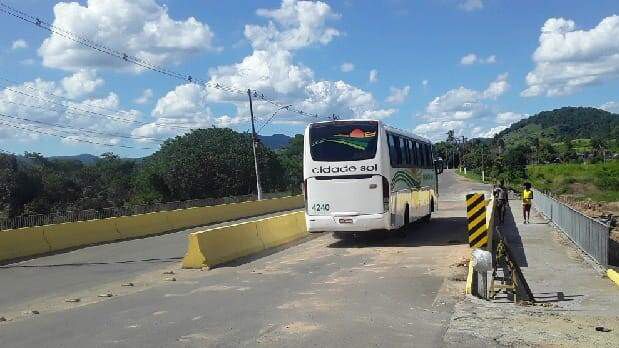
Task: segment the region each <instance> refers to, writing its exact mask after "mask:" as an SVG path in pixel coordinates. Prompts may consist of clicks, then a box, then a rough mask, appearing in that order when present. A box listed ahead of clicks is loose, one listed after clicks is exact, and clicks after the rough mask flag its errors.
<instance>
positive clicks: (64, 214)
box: [0, 192, 290, 230]
mask: <svg viewBox="0 0 619 348" xmlns="http://www.w3.org/2000/svg"><path fill="white" fill-rule="evenodd" d="M288 195H290V192H273V193H266V194H265V195H264V196H265V197H264V198H265V199H268V198H280V197H284V196H288ZM256 199H257V197H256V196H255V195H242V196H230V197H221V198H204V199H192V200H187V201H175V202H165V203H153V204H142V205H131V206H124V207H110V208H103V209H89V210H75V211H58V212H53V213H49V214H32V215H22V216H16V217H13V218H9V219H0V230H9V229H15V228H22V227H34V226H43V225H51V224H60V223H64V222H78V221H88V220H94V219H106V218H111V217H120V216H131V215H139V214H146V213H154V212H158V211H170V210H177V209H187V208H193V207H207V206H212V205H219V204H228V203H239V202H246V201H253V200H256Z"/></svg>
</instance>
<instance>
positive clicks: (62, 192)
mask: <svg viewBox="0 0 619 348" xmlns="http://www.w3.org/2000/svg"><path fill="white" fill-rule="evenodd" d="M251 141H252V140H251V134H249V133H239V132H236V131H234V130H231V129H227V128H208V129H198V130H194V131H192V132H191V133H188V134H185V135H183V136H178V137H176V138H173V139H169V140H167V141H166V142H165V143H164V144H163V145H162V146H161V148H160V150H158V151H157V152H155V153H154V154H152V155H151V156H148V157H146V158H142V159H124V158H120V157H119V156H117V155H115V154H113V153H104V154H102V155H101V156H100V158H99V159H98V160H96V161H94V163H90V164H85V163H83V162H81V161H79V160H67V159H49V158H45V157H43V156H41V155H40V154H38V153H25V154H24V155H23V156H15V155H9V154H2V153H0V218H7V217H14V216H19V215H28V214H47V213H50V212H56V211H66V210H70V211H77V210H89V209H94V210H98V209H103V208H109V207H124V206H129V205H135V204H149V203H159V202H170V201H180V200H190V199H202V198H218V197H226V196H238V195H247V194H254V193H255V192H256V184H255V183H256V176H255V173H254V158H253V154H252V147H251ZM302 149H303V136H301V135H298V136H297V137H295V138H294V139H293V140H292V141H291V142H290V144H288V146H286V147H284V148H282V149H280V150H277V151H273V150H271V149H269V148H268V147H266V146H264V145H263V144H259V146H258V151H257V152H258V158H259V167H260V170H261V175H262V177H261V179H262V185H263V190H264V191H265V192H277V191H289V192H295V193H298V192H300V190H301V189H300V187H301V182H302V177H303V173H302V155H303V150H302Z"/></svg>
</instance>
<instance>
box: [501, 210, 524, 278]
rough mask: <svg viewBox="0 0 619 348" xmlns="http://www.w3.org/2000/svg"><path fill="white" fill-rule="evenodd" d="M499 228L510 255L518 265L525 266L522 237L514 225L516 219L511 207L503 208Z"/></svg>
mask: <svg viewBox="0 0 619 348" xmlns="http://www.w3.org/2000/svg"><path fill="white" fill-rule="evenodd" d="M510 204H514V202H513V201H512V202H510ZM512 208H513V207H512ZM499 228H500V231H501V234H502V235H503V237H504V238H505V242H507V244H508V245H509V249H510V250H511V252H512V256H513V257H514V258H515V261H516V262H517V263H518V266H520V267H527V266H528V263H527V256H526V254H525V251H524V245H523V244H522V238H521V237H520V232H519V231H518V227H517V226H516V219H515V218H514V215H513V214H512V209H509V207H508V209H505V219H504V221H503V224H501V225H500V226H499Z"/></svg>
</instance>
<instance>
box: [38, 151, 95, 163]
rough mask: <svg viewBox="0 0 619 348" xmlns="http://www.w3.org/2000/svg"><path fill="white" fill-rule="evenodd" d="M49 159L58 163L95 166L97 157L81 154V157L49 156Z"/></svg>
mask: <svg viewBox="0 0 619 348" xmlns="http://www.w3.org/2000/svg"><path fill="white" fill-rule="evenodd" d="M49 159H51V160H59V161H80V162H82V164H95V163H97V161H98V160H99V157H98V156H95V155H91V154H88V153H83V154H81V155H74V156H51V157H49Z"/></svg>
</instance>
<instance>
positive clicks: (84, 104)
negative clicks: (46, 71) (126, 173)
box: [0, 78, 141, 144]
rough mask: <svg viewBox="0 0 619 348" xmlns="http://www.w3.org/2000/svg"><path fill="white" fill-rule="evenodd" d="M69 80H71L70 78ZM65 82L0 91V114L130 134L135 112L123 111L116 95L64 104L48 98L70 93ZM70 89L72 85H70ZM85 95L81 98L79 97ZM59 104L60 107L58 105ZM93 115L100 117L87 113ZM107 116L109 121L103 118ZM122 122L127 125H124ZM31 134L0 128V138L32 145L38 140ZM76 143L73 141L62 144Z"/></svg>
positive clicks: (103, 139)
mask: <svg viewBox="0 0 619 348" xmlns="http://www.w3.org/2000/svg"><path fill="white" fill-rule="evenodd" d="M69 79H70V78H69ZM64 81H65V80H61V81H59V82H55V81H45V80H42V79H35V80H34V81H29V82H25V83H23V84H20V85H13V86H9V87H8V88H5V89H3V90H0V113H3V114H5V115H8V116H13V117H19V118H24V119H29V120H33V121H38V122H44V123H49V124H59V125H62V126H69V127H74V128H76V127H79V128H85V129H90V130H93V131H97V132H108V133H125V134H127V133H129V131H130V129H131V127H132V126H131V123H130V122H131V121H136V120H138V118H139V117H140V115H141V114H140V112H139V111H137V110H124V109H122V108H121V106H120V99H119V98H118V95H116V94H115V93H109V94H108V95H107V96H106V97H103V98H92V99H83V100H79V101H66V100H63V99H61V98H54V97H53V96H52V95H51V94H55V95H60V96H69V95H71V93H73V92H70V91H68V90H67V89H66V88H65V86H64V85H65V84H64ZM69 85H71V83H69ZM81 95H84V94H81ZM59 104H60V105H59ZM88 111H94V112H97V113H100V114H101V115H96V114H92V113H90V114H89V113H88ZM102 115H106V116H109V117H108V118H106V117H104V116H102ZM119 119H122V120H124V121H126V122H123V121H121V120H119ZM0 121H1V122H6V123H12V124H17V125H20V126H22V127H27V128H32V129H38V130H41V131H45V132H52V133H55V134H59V135H61V136H65V137H67V136H72V137H73V139H74V138H75V137H78V138H81V139H88V140H90V141H96V142H100V143H105V144H115V143H118V142H120V140H121V139H120V138H118V137H113V136H101V135H97V134H91V133H87V132H84V131H77V132H75V131H72V130H69V129H66V128H62V127H54V126H48V125H43V124H41V123H36V122H31V121H25V120H17V119H11V118H6V117H0ZM39 137H40V135H37V134H36V133H34V132H30V133H24V132H21V131H16V130H15V129H12V128H11V127H9V126H7V125H0V138H4V139H7V138H12V139H18V140H20V139H21V140H23V141H32V140H35V139H37V138H39ZM64 141H65V142H67V141H68V142H69V143H75V140H73V141H71V140H64Z"/></svg>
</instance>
